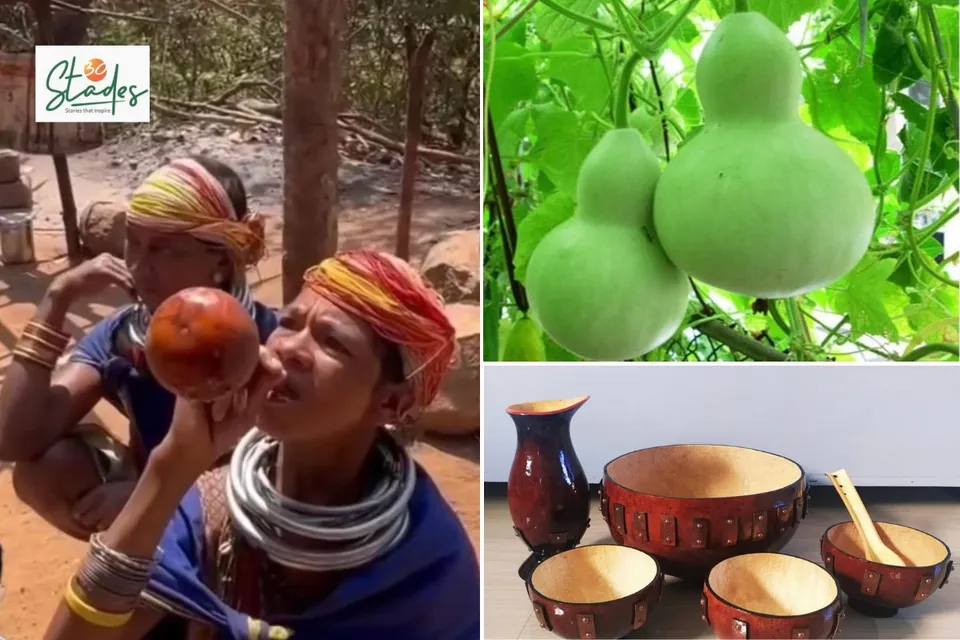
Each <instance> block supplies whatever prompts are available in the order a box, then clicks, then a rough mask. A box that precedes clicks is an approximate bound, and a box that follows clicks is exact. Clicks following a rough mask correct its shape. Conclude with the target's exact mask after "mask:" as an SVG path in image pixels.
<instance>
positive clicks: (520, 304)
mask: <svg viewBox="0 0 960 640" xmlns="http://www.w3.org/2000/svg"><path fill="white" fill-rule="evenodd" d="M487 139H488V143H489V145H490V153H489V156H490V164H491V165H492V166H491V170H492V173H493V174H494V175H493V176H492V177H495V180H494V185H493V186H494V191H495V193H496V197H495V199H494V205H495V210H496V217H497V223H498V226H499V227H500V237H501V241H502V242H503V253H504V258H505V259H506V263H507V278H508V279H509V280H510V290H511V291H512V292H513V300H514V302H516V303H517V308H518V309H520V311H521V312H523V313H524V314H526V313H527V309H529V308H530V304H529V302H528V301H527V292H526V290H524V288H523V285H522V284H520V282H519V281H518V280H517V276H516V272H515V270H514V265H513V255H514V250H515V249H516V246H517V227H516V225H515V224H514V221H513V210H512V208H511V207H510V194H508V193H507V181H506V177H505V176H504V175H503V163H502V162H501V161H500V148H499V146H498V145H497V135H496V132H495V131H494V129H493V116H491V115H490V113H489V112H488V113H487Z"/></svg>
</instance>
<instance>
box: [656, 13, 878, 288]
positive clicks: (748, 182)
mask: <svg viewBox="0 0 960 640" xmlns="http://www.w3.org/2000/svg"><path fill="white" fill-rule="evenodd" d="M801 80H802V78H801V64H800V58H799V55H798V54H797V50H796V48H795V47H794V45H793V44H792V43H791V42H790V40H789V39H787V37H786V35H784V33H783V32H782V31H781V30H780V29H779V28H777V26H776V25H774V24H773V23H772V22H770V20H768V19H767V18H766V17H765V16H763V15H762V14H760V13H756V12H744V13H733V14H730V15H728V16H726V17H725V18H723V19H722V20H721V21H720V22H719V24H718V25H717V28H716V29H715V30H714V32H713V33H712V34H711V35H710V38H709V40H708V41H707V43H706V44H705V45H704V48H703V51H702V53H701V54H700V59H699V60H698V61H697V70H696V81H697V87H698V90H699V94H700V101H701V103H702V105H703V109H704V115H705V122H706V124H705V126H704V128H703V130H701V131H700V133H699V134H698V135H697V136H696V137H695V138H694V139H693V140H691V141H690V142H689V143H688V144H687V145H685V146H684V147H682V148H681V149H680V151H679V152H678V153H677V156H676V158H674V159H673V161H672V162H671V163H670V164H669V165H668V166H667V168H666V169H665V170H664V172H663V176H662V177H661V178H660V181H659V183H658V185H657V192H656V196H655V200H654V214H653V215H654V226H655V227H656V232H657V236H658V238H659V239H660V242H661V244H662V245H663V248H664V251H666V253H667V255H668V256H669V257H670V259H671V261H673V262H674V263H675V264H676V265H677V266H678V267H679V268H680V269H682V270H684V271H685V272H687V273H689V274H690V275H691V276H693V277H694V278H697V279H698V280H701V281H703V282H705V283H707V284H710V285H713V286H715V287H718V288H721V289H726V290H727V291H732V292H735V293H740V294H743V295H748V296H754V297H758V298H786V297H791V296H796V295H800V294H803V293H807V292H809V291H812V290H814V289H819V288H821V287H824V286H826V285H828V284H830V283H832V282H834V281H835V280H837V279H839V278H841V277H842V276H843V275H844V274H846V273H847V272H848V271H849V270H850V269H852V268H853V267H854V266H855V265H856V264H857V263H858V262H859V261H860V259H861V258H862V257H863V256H864V254H865V253H866V251H867V247H868V245H869V244H870V239H871V237H872V235H873V226H874V219H875V205H874V200H873V196H872V194H871V191H870V186H869V184H868V183H867V181H866V178H865V177H864V175H863V173H862V172H861V171H860V169H859V168H858V167H857V165H856V164H855V163H854V162H853V160H852V159H851V158H850V157H849V156H847V154H846V153H845V152H844V151H843V150H842V149H841V148H840V147H838V146H837V145H836V144H834V143H833V142H832V141H831V140H830V139H829V138H827V137H826V136H825V135H823V134H822V133H820V132H819V131H817V130H815V129H813V128H812V127H809V126H807V125H806V124H804V123H803V121H801V120H800V117H799V102H800V95H801V93H800V86H801Z"/></svg>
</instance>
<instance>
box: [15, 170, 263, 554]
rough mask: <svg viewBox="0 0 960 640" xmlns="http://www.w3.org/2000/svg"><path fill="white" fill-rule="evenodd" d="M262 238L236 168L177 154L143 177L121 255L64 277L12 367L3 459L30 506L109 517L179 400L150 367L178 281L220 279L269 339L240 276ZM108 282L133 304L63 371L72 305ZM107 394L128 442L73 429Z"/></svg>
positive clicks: (98, 526)
mask: <svg viewBox="0 0 960 640" xmlns="http://www.w3.org/2000/svg"><path fill="white" fill-rule="evenodd" d="M263 245H264V242H263V228H262V225H261V224H260V222H259V221H258V219H257V217H256V216H255V215H253V214H251V213H250V212H249V211H248V209H247V200H246V194H245V192H244V188H243V184H242V183H241V181H240V178H239V177H237V175H236V174H235V173H234V172H233V171H232V170H231V169H230V168H229V167H227V166H225V165H223V164H221V163H219V162H217V161H215V160H210V159H206V158H186V159H179V160H175V161H173V162H171V163H169V164H167V165H165V166H163V167H161V168H160V169H158V170H157V171H155V172H154V173H152V174H151V175H150V176H149V177H148V178H147V179H146V180H145V181H144V183H143V184H142V185H141V186H140V187H139V188H138V189H137V190H136V191H135V192H134V193H133V195H132V197H131V199H130V203H129V211H128V213H127V220H126V244H125V261H121V260H119V259H117V258H115V257H113V256H110V255H106V254H104V255H100V256H98V257H96V258H94V259H93V260H89V261H87V262H84V263H83V264H81V265H79V266H77V267H75V268H73V269H71V270H69V271H67V272H65V273H63V274H61V275H59V276H57V277H56V278H55V279H54V280H53V282H52V284H51V285H50V286H49V288H48V289H47V292H46V295H45V297H44V298H43V300H42V301H41V302H40V304H39V305H38V307H37V311H36V314H35V315H34V317H33V320H32V322H30V323H29V325H28V326H27V328H26V329H25V330H24V333H23V335H22V336H21V339H20V341H19V342H18V344H17V346H16V347H15V349H14V352H13V353H14V357H13V360H12V361H11V362H10V364H9V366H8V367H7V370H6V377H5V379H4V382H3V388H2V390H0V461H8V462H16V463H17V464H16V467H15V469H14V487H15V489H16V492H17V495H18V496H19V497H20V499H21V500H22V501H23V502H25V503H26V504H28V505H29V506H30V507H32V508H33V509H34V510H35V511H36V512H37V513H39V514H40V515H41V516H42V517H43V518H44V519H46V520H47V521H48V522H49V523H51V524H52V525H53V526H55V527H57V528H58V529H60V530H62V531H64V532H66V533H68V534H70V535H72V536H74V537H76V538H80V539H82V540H87V539H88V538H89V536H90V534H91V533H92V532H94V531H100V530H103V529H105V528H106V527H107V526H108V525H109V524H110V522H111V521H112V520H113V518H114V517H115V516H116V514H117V513H118V512H119V510H120V508H121V507H122V506H123V504H124V502H126V500H127V498H128V497H129V495H130V492H131V491H132V490H133V486H134V484H135V481H136V477H137V475H138V473H139V471H140V469H142V466H143V462H144V460H145V459H146V454H147V453H148V452H149V451H151V450H152V449H153V448H154V447H156V445H157V444H158V443H159V442H160V441H161V440H163V438H164V436H165V435H166V433H167V429H168V428H169V425H170V419H171V416H172V415H173V407H174V396H173V395H172V394H170V393H169V392H167V391H166V390H165V389H163V388H162V387H160V386H159V385H158V384H157V383H156V382H155V381H154V380H153V379H152V378H151V376H150V373H149V370H147V368H146V366H145V364H144V363H143V358H142V348H143V339H144V332H145V329H146V326H147V322H148V321H149V318H150V314H151V312H152V311H153V309H155V308H156V307H157V306H158V305H159V304H160V303H161V302H163V300H165V299H166V298H167V297H168V296H170V295H172V294H174V293H176V292H177V291H180V290H181V289H184V288H187V287H192V286H217V287H222V288H224V289H226V290H228V291H231V292H233V294H234V295H235V296H236V297H237V298H238V299H240V300H241V301H242V302H243V304H244V305H245V306H246V307H247V309H248V310H249V311H250V313H251V314H252V316H253V317H254V319H255V320H256V323H257V325H258V327H259V329H260V335H261V339H262V340H266V337H267V336H268V335H269V334H270V332H271V331H272V330H273V329H274V327H275V326H276V319H275V315H274V313H273V311H271V310H269V309H267V308H266V307H264V306H262V305H260V304H258V303H256V302H254V301H253V300H252V298H251V295H250V291H249V290H248V288H247V285H246V278H245V267H246V266H247V265H250V264H253V263H255V262H257V261H258V260H259V258H260V256H261V255H262V253H263ZM110 286H119V287H121V288H123V289H124V290H126V291H128V292H129V293H130V295H131V296H132V297H133V299H134V300H135V302H134V303H133V304H132V305H129V306H126V307H123V308H121V309H120V310H118V311H117V312H115V313H113V314H112V315H110V316H108V317H107V318H105V319H104V320H102V321H100V322H99V323H98V324H97V325H96V326H95V327H94V328H93V329H92V331H91V332H90V333H89V334H88V335H86V336H85V337H83V338H82V339H81V340H80V341H79V343H78V344H77V345H76V347H75V348H74V349H73V350H72V352H71V353H70V354H69V355H68V357H67V358H66V362H65V363H64V364H63V365H62V366H59V367H57V361H58V359H59V358H60V356H61V354H62V353H63V351H64V350H65V349H66V346H67V344H68V342H69V340H70V338H69V336H68V335H67V334H66V333H64V332H63V324H64V321H65V319H66V315H67V312H68V311H69V310H70V309H71V307H72V306H73V305H74V304H75V303H76V302H78V301H80V300H81V299H82V298H89V297H90V296H94V295H96V294H97V293H98V292H100V291H101V290H104V289H106V288H108V287H110ZM101 398H106V399H107V400H108V401H109V402H110V403H111V404H113V405H114V406H116V407H117V408H118V409H120V410H121V412H123V413H124V414H125V415H126V417H127V418H128V419H129V420H130V442H131V447H130V450H128V449H127V448H126V447H123V446H122V445H121V444H119V443H118V442H116V441H115V440H113V438H111V437H110V436H109V435H108V434H107V432H106V431H105V430H103V429H101V428H100V427H98V426H96V425H90V426H88V425H81V426H80V427H78V426H77V424H78V422H80V421H81V420H82V419H83V418H84V416H85V415H87V414H88V413H89V412H90V410H91V409H93V407H94V405H96V404H97V402H98V401H99V400H100V399H101Z"/></svg>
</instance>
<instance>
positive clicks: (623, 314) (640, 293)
mask: <svg viewBox="0 0 960 640" xmlns="http://www.w3.org/2000/svg"><path fill="white" fill-rule="evenodd" d="M659 177H660V166H659V164H658V162H657V159H656V157H655V156H654V154H653V151H652V150H651V149H650V145H649V144H647V143H646V141H644V139H643V137H642V136H641V135H640V133H639V132H637V131H636V130H634V129H629V128H624V129H615V130H613V131H609V132H607V133H606V134H604V135H603V137H602V138H601V139H600V140H599V141H598V142H597V144H596V146H595V147H594V148H593V149H592V150H591V151H590V153H589V154H588V155H587V157H586V158H585V159H584V162H583V165H582V166H581V169H580V173H579V175H578V178H577V210H576V212H575V213H574V215H573V216H572V217H571V218H569V219H568V220H566V221H565V222H563V223H561V224H560V225H558V226H556V227H554V228H553V229H552V230H551V231H550V232H549V233H547V235H546V236H544V238H543V239H542V240H541V241H540V243H539V244H538V245H537V247H536V249H534V251H533V253H532V255H531V256H530V261H529V262H528V264H527V274H526V279H525V283H524V284H525V286H526V291H527V298H528V299H529V302H530V313H531V315H532V316H533V318H534V319H535V320H536V321H537V323H538V324H539V325H540V326H541V327H542V328H543V331H544V332H545V333H546V334H547V335H548V336H550V338H551V339H553V341H554V342H556V343H557V344H558V345H560V346H561V347H563V348H564V349H566V350H567V351H569V352H571V353H573V354H575V355H577V356H580V357H581V358H584V359H587V360H610V361H612V360H627V359H632V358H637V357H639V356H641V355H643V354H645V353H647V352H649V351H651V350H652V349H655V348H656V347H658V346H660V345H661V344H663V342H665V341H666V340H667V339H668V338H669V337H670V336H672V335H673V333H674V332H675V331H676V330H677V328H678V327H679V326H680V322H681V321H682V320H683V317H684V315H685V312H686V306H687V298H688V296H689V295H690V286H689V283H688V281H687V278H686V276H685V275H684V274H683V273H682V272H681V271H680V270H679V269H677V268H676V267H675V266H674V265H673V264H671V263H670V261H669V260H668V259H667V257H666V255H665V254H664V252H663V249H661V248H660V245H659V243H658V242H657V240H656V238H655V237H654V235H653V233H652V210H651V208H652V204H653V193H654V190H655V188H656V184H657V180H658V179H659Z"/></svg>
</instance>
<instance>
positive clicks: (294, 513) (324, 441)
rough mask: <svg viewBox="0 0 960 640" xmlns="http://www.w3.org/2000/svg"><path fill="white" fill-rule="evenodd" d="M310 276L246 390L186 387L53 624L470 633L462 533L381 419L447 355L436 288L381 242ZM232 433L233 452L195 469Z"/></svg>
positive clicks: (401, 638)
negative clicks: (193, 397)
mask: <svg viewBox="0 0 960 640" xmlns="http://www.w3.org/2000/svg"><path fill="white" fill-rule="evenodd" d="M305 279H306V286H305V287H304V289H303V291H302V292H301V293H300V295H299V296H298V297H297V298H296V300H294V301H293V302H292V303H291V304H290V305H289V306H287V307H286V308H285V309H284V310H283V311H282V312H281V314H280V324H279V327H278V328H277V330H276V331H275V332H274V333H273V334H272V335H271V336H270V338H269V339H268V341H267V343H266V346H265V347H264V348H262V349H261V368H260V370H259V371H258V373H257V374H256V375H255V376H254V379H253V380H252V381H251V383H250V385H249V386H248V388H247V389H245V390H243V391H241V392H238V393H236V394H234V395H233V396H232V397H228V398H226V399H225V400H224V401H221V402H217V403H214V404H213V405H210V406H207V405H200V404H196V403H190V402H187V401H185V400H183V399H178V400H177V406H176V409H175V411H174V418H173V424H172V426H171V428H170V432H169V433H168V434H167V436H166V438H165V439H164V441H163V442H162V443H161V444H160V445H159V446H158V447H157V448H156V449H154V451H153V453H151V455H150V458H149V460H148V462H147V465H146V469H145V471H144V473H143V475H142V476H141V478H140V480H139V482H138V483H137V486H136V488H135V489H134V491H133V495H132V496H131V498H130V500H129V502H128V503H127V504H126V506H124V508H123V510H122V511H121V513H120V515H119V516H118V517H117V518H116V520H115V521H114V523H113V524H112V525H111V526H110V528H109V529H107V531H106V532H104V533H102V534H96V535H94V536H93V538H92V539H91V545H90V550H89V553H88V555H87V557H86V558H85V560H84V561H83V563H82V565H81V567H80V569H79V570H78V572H77V573H76V575H75V576H73V577H72V578H71V580H70V581H69V583H68V585H67V589H66V591H65V595H64V600H63V601H62V602H61V604H60V606H59V608H58V610H57V612H56V613H55V615H54V618H53V620H52V621H51V623H50V626H49V628H48V630H47V634H46V636H45V637H46V638H47V640H87V639H90V640H93V639H94V638H96V639H97V640H119V639H123V640H136V639H139V638H143V637H146V636H147V634H150V633H151V630H156V629H158V627H157V625H158V623H159V622H160V621H161V620H162V619H164V618H165V617H166V616H169V615H174V616H177V617H179V618H180V619H182V620H185V621H189V624H184V625H182V626H180V627H179V628H175V627H174V626H172V625H171V624H169V621H167V624H166V625H164V627H163V633H162V634H157V635H151V636H150V637H157V638H160V637H162V638H168V639H178V638H179V639H182V638H190V639H191V640H196V639H200V638H213V637H218V638H229V639H231V640H241V639H242V640H247V639H253V638H258V639H259V638H288V637H291V634H292V635H293V637H296V638H304V639H306V638H358V639H359V638H392V639H393V640H408V639H409V640H414V639H423V640H468V639H476V638H479V635H480V610H479V607H480V585H479V567H478V564H477V559H476V555H475V553H474V551H473V547H472V545H471V543H470V541H469V539H468V537H467V535H466V532H465V531H464V529H463V527H462V525H461V524H460V522H459V520H458V519H457V517H456V516H455V514H454V513H453V511H452V510H451V508H450V507H449V506H448V505H447V503H446V502H445V500H444V499H443V497H442V496H441V495H440V493H439V492H438V491H437V489H436V487H435V486H434V484H433V483H432V482H431V480H430V477H429V476H428V475H427V474H426V473H425V472H424V470H423V469H422V468H420V466H419V465H418V464H416V463H415V462H414V461H413V460H412V458H411V457H410V455H409V454H408V453H407V452H406V451H405V449H404V448H403V447H402V446H399V445H398V444H397V441H396V440H395V439H394V435H393V433H392V432H391V431H392V430H391V426H393V430H395V429H396V428H397V427H396V425H402V424H403V423H405V422H406V421H408V420H410V419H412V418H414V417H415V416H416V414H417V413H418V411H419V410H420V409H422V408H423V407H426V406H427V405H428V404H429V403H430V402H431V401H432V400H433V398H434V397H435V395H436V393H437V390H438V388H439V386H440V383H441V381H442V379H443V377H444V375H445V374H446V372H447V370H448V368H449V365H450V363H451V360H452V359H454V358H455V356H456V341H455V332H454V329H453V327H452V326H451V325H450V322H449V321H448V320H447V318H446V316H445V315H444V312H443V308H442V306H441V303H440V300H439V297H438V296H437V295H436V293H435V292H434V291H433V290H432V289H430V288H429V287H428V286H427V285H426V284H425V283H424V282H423V280H422V279H421V278H420V277H419V275H418V274H417V273H416V272H415V271H414V270H413V269H411V268H410V267H409V266H408V265H407V264H406V263H404V262H402V261H401V260H399V259H397V258H394V257H392V256H389V255H385V254H379V253H373V252H364V251H356V252H347V253H343V254H340V255H339V256H337V257H336V258H331V259H328V260H325V261H323V262H322V263H321V264H320V265H318V266H317V267H315V268H313V269H311V270H310V271H308V272H307V274H306V278H305ZM254 421H255V424H256V428H254V429H252V430H251V428H250V425H251V424H253V423H254ZM238 440H239V444H238V445H236V448H235V450H234V451H233V454H232V457H231V460H230V465H229V467H223V468H219V469H216V470H214V471H209V472H206V473H205V470H207V469H208V468H209V467H210V465H211V463H212V461H213V460H216V459H217V458H218V457H219V456H220V455H222V454H223V452H225V451H228V450H230V449H231V448H233V447H234V445H235V443H236V442H237V441H238ZM198 479H199V481H198ZM138 603H139V607H138ZM154 633H156V631H154Z"/></svg>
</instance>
